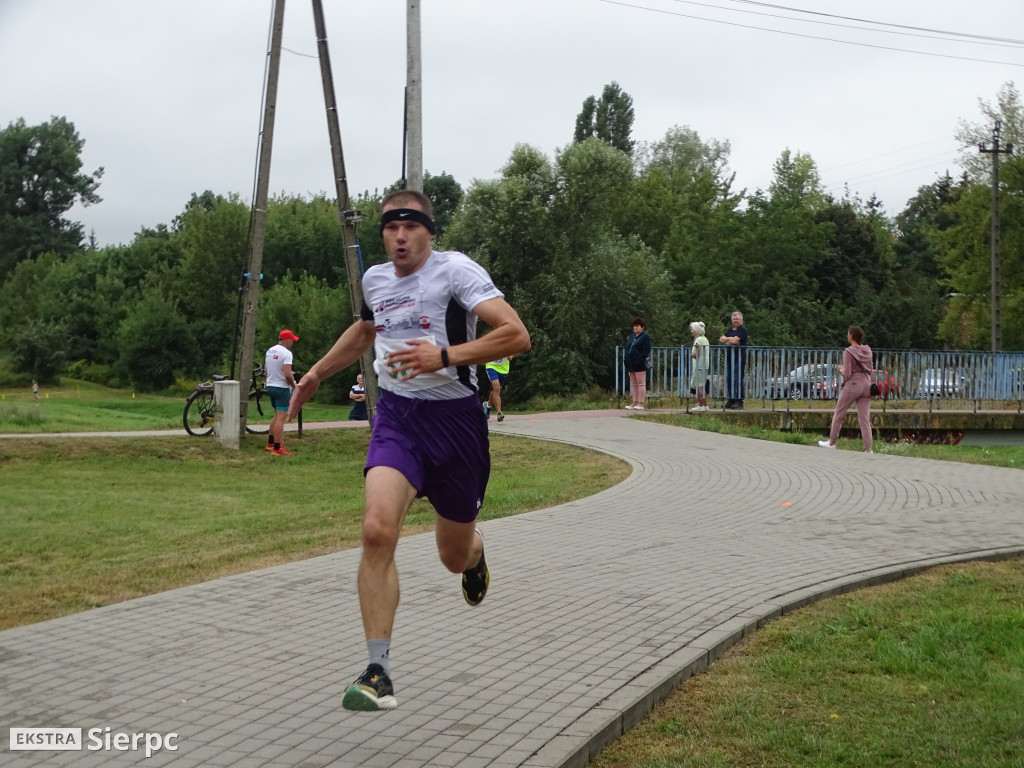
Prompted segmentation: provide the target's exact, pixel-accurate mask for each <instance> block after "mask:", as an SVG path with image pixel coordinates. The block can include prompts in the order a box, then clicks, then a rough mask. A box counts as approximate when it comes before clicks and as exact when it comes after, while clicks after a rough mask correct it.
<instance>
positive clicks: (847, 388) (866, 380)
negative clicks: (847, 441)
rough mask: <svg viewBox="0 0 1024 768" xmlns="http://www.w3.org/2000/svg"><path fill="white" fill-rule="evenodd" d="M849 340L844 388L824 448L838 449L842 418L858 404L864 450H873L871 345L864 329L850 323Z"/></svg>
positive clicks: (819, 442) (845, 353)
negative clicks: (866, 340)
mask: <svg viewBox="0 0 1024 768" xmlns="http://www.w3.org/2000/svg"><path fill="white" fill-rule="evenodd" d="M846 339H847V341H849V342H850V346H848V347H847V348H846V349H845V350H844V351H843V368H842V371H841V375H842V377H843V387H842V389H841V390H839V402H837V403H836V411H835V413H834V414H832V431H831V432H830V433H829V436H828V441H827V442H826V441H825V440H819V441H818V445H820V446H821V447H822V448H835V447H836V440H838V439H839V430H840V429H842V427H843V418H844V417H845V416H846V412H847V411H848V410H849V409H850V406H851V405H853V404H854V403H856V404H857V423H858V424H859V425H860V436H861V438H862V439H863V440H864V452H865V453H871V414H870V407H871V347H869V346H868V345H867V344H865V343H863V342H864V329H862V328H861V327H860V326H859V325H851V326H850V330H849V331H847V333H846Z"/></svg>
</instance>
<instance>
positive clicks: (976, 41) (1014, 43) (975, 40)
mask: <svg viewBox="0 0 1024 768" xmlns="http://www.w3.org/2000/svg"><path fill="white" fill-rule="evenodd" d="M673 2H676V3H683V4H684V5H697V6H701V7H703V8H713V9H715V10H717V11H726V12H727V13H730V12H731V13H746V14H749V15H751V16H767V17H768V18H770V19H783V20H785V21H795V22H797V23H800V24H821V25H824V26H826V27H839V28H840V29H856V30H858V31H860V32H872V33H875V34H882V35H900V36H901V37H918V38H923V39H925V40H940V41H942V42H946V43H965V44H967V45H991V46H996V47H999V48H1019V47H1021V46H1024V41H1021V40H1004V39H999V38H987V37H983V36H981V35H970V34H966V33H958V32H945V31H942V30H935V29H922V28H919V27H907V26H904V25H902V24H888V23H886V22H883V21H870V20H867V19H850V18H847V17H846V16H833V15H831V14H827V13H815V12H813V11H801V10H800V9H799V8H787V7H785V6H781V5H769V4H767V3H753V2H752V3H751V4H752V5H760V6H765V7H767V8H776V9H779V10H784V11H791V12H793V13H814V15H817V16H828V17H830V18H834V19H841V20H845V21H856V22H858V23H860V24H874V25H877V26H883V27H895V28H896V29H872V28H870V27H856V26H853V25H851V24H837V23H836V22H833V21H816V20H813V19H797V18H794V17H792V16H782V15H780V14H777V13H763V12H761V11H743V10H739V9H735V8H725V7H723V6H721V5H715V4H713V3H702V2H697V0H673ZM727 2H750V0H727ZM904 29H913V30H916V32H902V31H900V30H904ZM917 32H932V33H935V34H917ZM938 35H943V37H939V36H938ZM951 37H952V38H953V39H950V38H951ZM961 37H963V38H972V39H965V40H959V39H956V38H961Z"/></svg>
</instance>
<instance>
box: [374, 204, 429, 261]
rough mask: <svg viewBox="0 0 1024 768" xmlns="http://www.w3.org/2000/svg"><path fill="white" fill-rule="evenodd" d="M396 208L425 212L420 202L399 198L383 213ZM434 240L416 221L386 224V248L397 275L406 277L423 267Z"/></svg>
mask: <svg viewBox="0 0 1024 768" xmlns="http://www.w3.org/2000/svg"><path fill="white" fill-rule="evenodd" d="M394 208H414V209H416V210H417V211H423V208H422V207H421V206H420V204H419V202H418V201H416V200H413V199H408V198H407V199H402V198H398V200H396V201H393V202H391V203H388V206H387V207H386V208H385V209H384V210H383V211H381V213H386V212H387V211H390V210H392V209H394ZM424 213H426V211H424ZM433 239H434V236H433V235H432V234H430V232H429V230H427V228H426V227H424V226H423V225H422V224H419V223H417V222H415V221H389V222H388V223H387V224H385V225H384V248H385V250H387V252H388V258H389V259H391V263H392V264H394V265H395V274H397V275H398V276H399V277H405V276H406V275H411V274H412V273H413V272H415V271H416V270H417V269H419V268H420V267H421V266H423V262H424V261H426V259H427V257H428V256H429V255H430V251H431V242H432V241H433Z"/></svg>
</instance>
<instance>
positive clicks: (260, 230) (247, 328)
mask: <svg viewBox="0 0 1024 768" xmlns="http://www.w3.org/2000/svg"><path fill="white" fill-rule="evenodd" d="M283 29H284V0H275V3H274V18H273V25H272V31H271V38H270V52H269V53H268V60H267V78H266V91H265V96H264V100H263V129H262V131H261V132H260V135H261V139H260V156H259V163H258V164H257V172H256V194H255V197H254V198H253V204H252V206H253V207H252V217H251V219H250V222H249V257H248V259H247V260H246V269H245V276H244V278H243V280H244V282H243V286H244V288H243V291H244V294H245V309H244V310H243V315H242V342H241V343H242V351H241V359H240V361H239V363H238V368H239V371H238V375H239V378H240V379H241V386H240V387H239V388H238V389H239V397H240V401H239V407H238V411H239V416H240V417H241V423H240V425H239V429H240V431H241V437H243V438H244V437H245V419H246V415H247V414H248V411H249V377H250V376H251V375H252V368H253V345H254V344H255V343H256V310H257V308H258V307H259V303H260V278H261V276H262V275H261V273H262V271H263V242H264V237H265V234H266V228H267V195H268V190H269V188H270V154H271V149H272V147H273V144H274V114H275V113H276V111H277V78H278V72H279V71H280V69H281V33H282V30H283Z"/></svg>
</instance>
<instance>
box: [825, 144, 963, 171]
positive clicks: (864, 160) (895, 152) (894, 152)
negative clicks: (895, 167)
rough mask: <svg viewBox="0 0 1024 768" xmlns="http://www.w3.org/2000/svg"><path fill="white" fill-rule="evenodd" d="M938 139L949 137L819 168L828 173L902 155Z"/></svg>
mask: <svg viewBox="0 0 1024 768" xmlns="http://www.w3.org/2000/svg"><path fill="white" fill-rule="evenodd" d="M940 141H949V137H948V136H942V137H941V138H937V139H928V140H926V141H918V142H915V143H914V144H912V145H911V146H909V147H904V148H902V149H893V150H890V151H889V152H882V153H881V154H878V155H871V157H865V158H862V159H861V160H851V161H850V162H848V163H841V164H840V165H832V166H829V167H828V168H822V169H821V170H822V173H828V172H830V171H835V170H838V169H839V168H846V167H847V166H850V165H860V164H861V163H867V162H870V161H872V160H878V159H880V158H883V157H888V156H889V155H902V154H904V153H905V152H907V151H908V150H912V149H918V148H920V147H925V146H928V145H929V144H938V143H939V142H940Z"/></svg>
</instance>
